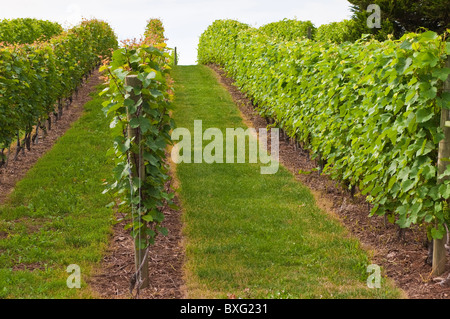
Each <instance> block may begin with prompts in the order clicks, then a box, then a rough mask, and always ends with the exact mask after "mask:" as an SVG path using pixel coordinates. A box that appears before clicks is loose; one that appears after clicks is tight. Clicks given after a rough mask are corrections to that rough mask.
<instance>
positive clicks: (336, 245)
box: [173, 66, 402, 299]
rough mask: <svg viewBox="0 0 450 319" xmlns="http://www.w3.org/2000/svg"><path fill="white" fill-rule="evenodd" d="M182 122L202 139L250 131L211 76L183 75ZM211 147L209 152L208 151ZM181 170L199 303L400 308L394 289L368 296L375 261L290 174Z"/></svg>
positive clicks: (191, 286)
mask: <svg viewBox="0 0 450 319" xmlns="http://www.w3.org/2000/svg"><path fill="white" fill-rule="evenodd" d="M173 77H174V79H175V83H176V101H175V110H174V114H173V116H174V119H175V121H176V124H177V126H178V127H182V128H188V129H189V130H190V131H191V134H192V135H193V132H194V120H202V121H203V130H206V129H207V128H211V127H214V128H219V129H221V131H222V132H223V134H224V136H225V132H226V128H238V127H243V128H245V126H244V124H243V122H242V119H241V117H240V115H239V111H238V109H237V106H236V105H235V104H234V103H233V101H232V99H231V96H230V95H229V93H228V92H227V91H226V90H225V89H224V88H223V87H222V86H221V85H220V84H219V83H218V81H217V79H216V77H215V75H214V74H213V72H212V71H211V70H210V69H209V68H207V67H205V66H178V67H176V68H175V69H174V70H173ZM207 143H208V142H204V143H203V147H204V146H206V145H207ZM260 167H261V165H259V164H205V163H203V164H186V163H181V164H179V165H177V168H176V169H177V177H178V179H179V182H180V188H179V192H180V198H181V202H182V207H183V209H184V222H185V229H184V234H185V238H186V242H185V247H186V256H187V262H186V267H185V269H186V283H187V290H188V296H189V297H191V298H227V296H229V295H230V294H233V295H235V296H236V297H237V298H296V299H300V298H397V297H400V296H402V294H401V292H400V291H399V290H397V289H395V288H394V287H393V285H392V283H391V282H390V281H389V280H386V278H383V279H382V283H381V288H380V289H369V288H368V287H367V278H368V276H369V275H370V274H369V273H367V266H368V265H369V264H370V260H369V258H368V255H367V253H366V252H365V251H363V250H362V248H360V244H359V242H358V241H357V240H355V239H352V238H350V236H349V235H348V233H347V232H346V230H345V229H344V228H343V226H341V224H340V223H339V222H338V221H337V220H335V219H334V218H332V217H331V216H329V215H327V214H326V213H325V212H323V211H321V210H320V209H319V208H318V207H317V206H316V205H315V201H314V198H313V196H312V195H311V193H310V192H309V189H307V188H306V187H304V186H303V185H302V184H300V183H299V182H297V181H296V180H295V178H294V177H293V176H292V174H290V173H289V172H288V171H287V170H286V169H284V168H283V167H280V170H279V172H278V173H277V174H275V175H261V174H260Z"/></svg>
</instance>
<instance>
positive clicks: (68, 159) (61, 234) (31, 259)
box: [0, 91, 114, 298]
mask: <svg viewBox="0 0 450 319" xmlns="http://www.w3.org/2000/svg"><path fill="white" fill-rule="evenodd" d="M91 95H92V97H93V99H92V100H91V101H90V102H88V103H86V104H85V105H84V108H85V113H84V114H83V116H82V117H81V118H80V119H79V120H78V121H77V122H75V123H74V124H73V126H72V128H70V129H69V130H68V131H67V132H66V134H65V135H64V136H62V137H61V138H60V139H59V140H58V141H57V143H56V144H55V145H54V147H53V148H52V150H50V151H49V152H48V153H47V154H45V155H44V156H43V157H42V158H41V159H39V161H38V162H37V164H36V165H35V166H34V167H33V168H32V169H31V170H30V171H29V172H28V173H27V175H26V177H25V178H24V179H23V180H21V181H20V182H19V183H18V184H17V186H16V188H15V190H14V191H13V193H12V194H11V196H10V197H9V199H8V201H7V202H6V204H4V205H3V206H0V253H1V254H0V298H91V297H92V296H93V295H92V292H91V291H90V289H89V288H88V285H87V284H86V281H85V279H86V278H88V277H89V275H90V273H91V271H92V270H93V267H94V266H95V265H96V264H97V263H99V262H100V261H101V258H102V254H103V252H104V250H105V248H106V247H107V245H108V237H109V235H110V234H111V232H112V231H111V222H112V218H113V210H112V208H106V207H105V206H106V205H107V204H108V203H109V202H110V201H111V199H110V198H108V195H103V194H102V191H103V189H104V186H103V182H104V179H106V178H108V177H109V176H111V175H112V169H113V167H114V166H113V165H114V164H113V163H112V161H110V160H108V158H107V157H106V155H105V154H106V151H107V149H108V148H109V147H110V146H111V145H112V140H111V137H110V133H109V127H108V123H109V121H108V120H106V119H105V116H104V114H103V112H102V111H101V109H102V105H101V103H102V102H103V100H102V98H99V97H98V96H97V95H98V91H97V92H94V93H92V94H91ZM71 264H76V265H78V266H79V267H80V270H81V279H82V284H81V289H69V288H68V286H67V283H66V281H67V279H68V277H69V276H70V275H71V273H68V272H66V270H67V267H68V266H69V265H71Z"/></svg>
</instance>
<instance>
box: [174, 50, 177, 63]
mask: <svg viewBox="0 0 450 319" xmlns="http://www.w3.org/2000/svg"><path fill="white" fill-rule="evenodd" d="M174 62H175V65H178V55H177V47H175V61H174Z"/></svg>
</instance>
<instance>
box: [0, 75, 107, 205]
mask: <svg viewBox="0 0 450 319" xmlns="http://www.w3.org/2000/svg"><path fill="white" fill-rule="evenodd" d="M102 82H103V80H102V79H101V78H100V73H99V72H98V71H94V72H93V73H92V75H91V76H90V77H89V79H88V81H87V82H85V83H84V84H83V85H82V86H81V87H80V88H79V91H78V96H75V95H74V98H73V101H72V103H71V104H70V105H69V107H68V109H66V108H64V111H63V115H62V117H61V119H59V120H58V121H57V122H55V121H54V117H53V116H52V127H51V130H47V136H45V138H44V137H43V134H42V131H40V134H39V142H38V144H36V145H33V144H32V145H31V151H28V150H25V154H24V155H23V154H22V152H21V153H20V154H19V157H18V158H17V160H16V161H14V159H13V158H14V155H15V152H14V150H12V151H11V153H12V154H11V156H10V159H9V163H8V166H6V167H3V168H0V203H2V202H3V201H4V200H6V198H7V197H8V195H9V194H10V193H11V192H12V191H13V190H14V187H15V185H16V183H17V182H18V181H20V180H21V179H22V178H24V177H25V175H26V173H27V172H28V170H29V169H30V168H32V167H33V165H34V164H35V163H36V162H37V161H38V160H39V158H40V157H42V156H43V155H44V154H45V153H47V151H49V150H50V149H51V148H52V147H53V145H54V144H55V142H56V141H57V140H58V138H59V137H61V136H62V135H64V133H65V132H66V131H67V130H68V129H69V128H70V127H71V126H72V124H73V123H74V122H75V121H76V120H78V119H79V118H80V116H81V114H82V113H83V105H84V104H86V103H87V102H88V101H90V100H91V97H90V96H89V94H90V93H91V92H92V91H94V88H95V86H97V85H99V84H101V83H102Z"/></svg>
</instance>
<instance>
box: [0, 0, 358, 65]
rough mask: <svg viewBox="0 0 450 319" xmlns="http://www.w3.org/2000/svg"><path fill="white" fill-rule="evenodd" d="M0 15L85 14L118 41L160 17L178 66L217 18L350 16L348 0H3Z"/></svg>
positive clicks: (66, 17) (55, 17)
mask: <svg viewBox="0 0 450 319" xmlns="http://www.w3.org/2000/svg"><path fill="white" fill-rule="evenodd" d="M0 4H1V6H0V8H1V9H0V19H3V18H7V19H12V18H25V17H31V18H37V19H45V20H51V21H57V22H59V23H61V24H62V25H63V26H64V27H67V26H70V25H74V24H77V23H78V22H79V21H81V18H82V17H84V18H97V19H101V20H105V21H107V22H108V23H109V24H110V25H111V26H112V28H113V29H114V30H115V32H116V34H117V35H118V37H119V39H120V40H123V39H127V38H139V37H140V36H141V35H142V33H143V32H144V29H145V26H146V21H147V20H148V19H150V18H160V19H161V20H162V21H163V23H164V27H165V30H166V37H167V38H168V39H169V41H168V45H169V46H170V47H172V48H173V47H175V46H176V47H177V48H178V52H179V54H180V61H179V63H180V64H184V65H189V64H196V59H197V44H198V39H199V37H200V35H201V34H202V32H203V31H204V30H205V29H206V28H207V27H208V26H209V25H210V24H211V23H212V22H213V21H214V20H216V19H236V20H239V21H241V22H244V23H248V24H251V25H253V26H261V25H263V24H266V23H269V22H274V21H279V20H281V19H283V18H289V19H293V18H297V19H298V20H311V21H312V22H313V23H314V24H315V25H316V27H318V26H320V25H321V24H324V23H329V22H333V21H342V20H344V19H348V18H350V15H351V13H350V7H349V2H348V1H347V0H190V1H185V0H127V1H118V0H72V1H63V0H45V1H32V0H7V1H6V0H0Z"/></svg>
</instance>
